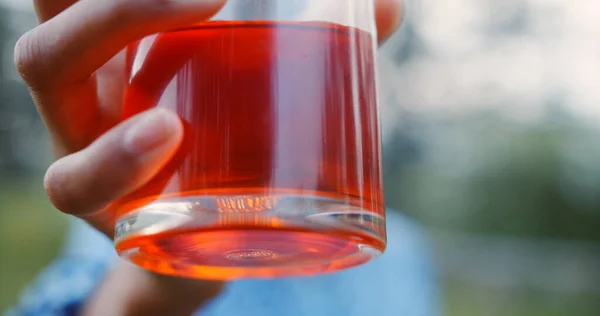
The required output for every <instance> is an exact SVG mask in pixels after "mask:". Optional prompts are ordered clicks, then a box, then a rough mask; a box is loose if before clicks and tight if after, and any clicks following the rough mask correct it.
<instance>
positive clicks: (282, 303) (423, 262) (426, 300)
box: [8, 212, 441, 316]
mask: <svg viewBox="0 0 600 316" xmlns="http://www.w3.org/2000/svg"><path fill="white" fill-rule="evenodd" d="M387 229H388V248H387V250H386V252H385V254H384V255H383V256H381V257H380V258H378V259H376V260H374V261H372V262H370V263H368V264H365V265H363V266H360V267H357V268H353V269H350V270H346V271H343V272H338V273H335V274H329V275H321V276H317V277H311V278H289V279H276V280H241V281H236V282H231V283H229V284H228V285H227V287H226V289H225V291H224V293H222V294H221V295H220V296H219V297H218V298H216V299H215V300H213V301H212V302H210V303H209V304H208V305H207V306H206V307H204V308H203V309H202V313H201V314H202V315H203V316H230V315H231V316H238V315H244V316H259V315H260V316H268V315H286V316H308V315H310V316H337V315H339V316H371V315H373V316H396V315H398V316H400V315H402V316H437V315H441V312H440V306H439V300H438V288H437V283H436V280H435V270H434V267H433V265H432V258H431V256H430V252H429V248H428V244H427V241H426V239H425V237H424V236H423V234H422V232H421V230H420V229H419V227H418V225H416V224H415V223H413V222H412V221H411V220H409V219H408V218H405V217H403V216H402V215H400V214H398V213H397V212H388V220H387ZM116 260H119V259H118V258H117V256H116V254H115V252H114V249H113V245H112V243H111V242H110V241H109V240H108V239H107V238H105V237H104V236H102V235H100V234H99V233H97V232H96V231H94V230H92V229H91V228H89V227H88V226H87V225H85V224H83V223H80V222H73V224H72V229H71V232H70V234H69V239H68V242H67V245H66V247H65V250H64V252H63V254H62V255H61V257H60V258H59V259H57V260H56V261H55V263H53V264H52V265H51V266H50V267H49V268H47V269H46V271H44V272H43V273H42V274H41V276H40V277H39V278H38V279H37V281H36V282H34V283H33V284H32V285H31V286H30V287H29V288H28V289H27V290H26V291H25V293H24V294H23V296H22V299H21V301H20V303H19V304H18V306H16V307H15V308H14V309H12V310H10V311H9V312H8V315H36V316H37V315H76V314H77V311H78V310H79V308H80V307H81V305H82V303H83V302H84V301H85V300H86V298H87V297H88V296H89V295H90V293H91V292H92V291H93V290H94V288H95V287H96V286H97V285H98V284H99V282H100V281H101V279H102V277H103V276H104V274H105V273H106V271H107V269H109V268H110V266H111V265H112V264H114V262H115V261H116Z"/></svg>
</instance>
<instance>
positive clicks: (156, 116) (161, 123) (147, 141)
mask: <svg viewBox="0 0 600 316" xmlns="http://www.w3.org/2000/svg"><path fill="white" fill-rule="evenodd" d="M142 115H143V117H141V118H140V120H139V121H138V122H136V123H135V124H134V125H133V126H131V127H129V130H127V131H126V132H125V137H124V139H123V140H124V145H125V148H126V149H127V150H128V151H129V152H131V153H133V154H137V155H142V154H145V153H148V152H150V151H153V150H156V149H159V148H160V147H162V146H164V145H167V144H169V143H170V141H171V140H173V139H175V138H176V137H177V135H178V133H179V129H180V126H179V125H180V124H181V121H179V118H177V115H176V114H175V113H173V112H170V111H168V110H165V109H153V110H150V111H149V112H147V113H144V114H142Z"/></svg>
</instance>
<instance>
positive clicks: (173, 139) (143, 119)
mask: <svg viewBox="0 0 600 316" xmlns="http://www.w3.org/2000/svg"><path fill="white" fill-rule="evenodd" d="M182 138H183V126H182V123H181V121H180V120H179V118H178V117H177V115H176V114H174V113H172V112H169V111H167V110H165V109H153V110H150V111H147V112H144V113H142V114H140V115H137V116H135V117H133V118H131V119H130V120H128V121H126V122H124V123H122V124H120V125H118V126H117V127H115V128H114V129H112V130H111V131H109V132H107V133H106V134H104V135H103V136H101V137H100V138H99V139H98V140H96V141H95V142H94V143H92V144H91V145H90V146H89V147H87V148H86V149H84V150H82V151H79V152H77V153H75V154H72V155H70V156H67V157H64V158H62V159H60V160H58V161H57V162H56V163H54V164H53V165H52V166H51V167H50V168H49V169H48V172H47V173H46V177H45V179H44V186H45V188H46V191H47V193H48V196H49V197H50V200H51V201H52V203H53V204H54V206H56V208H58V209H59V210H61V211H63V212H65V213H67V214H71V215H74V216H77V217H80V218H83V219H85V220H86V221H88V222H89V223H91V224H92V225H93V226H95V227H96V228H98V229H99V230H101V231H103V232H105V233H107V234H109V235H110V234H111V233H112V230H113V227H114V225H113V224H114V222H113V221H114V219H113V218H111V216H110V214H106V213H104V212H102V211H100V212H98V210H103V209H105V208H106V207H107V205H109V204H110V203H111V202H113V201H114V200H116V199H118V198H119V197H122V196H123V195H126V194H128V193H130V192H132V191H134V190H135V189H137V188H139V187H141V186H142V185H143V184H145V183H146V182H148V181H149V180H150V179H151V178H152V177H154V176H155V175H156V173H158V171H159V170H161V169H162V167H163V166H164V165H165V164H166V163H167V162H168V161H169V160H170V159H171V157H172V156H173V155H174V154H175V152H176V151H177V149H178V147H179V145H180V143H181V141H182Z"/></svg>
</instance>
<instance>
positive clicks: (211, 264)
mask: <svg viewBox="0 0 600 316" xmlns="http://www.w3.org/2000/svg"><path fill="white" fill-rule="evenodd" d="M374 10H375V8H374V3H373V0H229V1H227V2H226V4H225V5H224V7H223V8H222V9H221V10H220V11H219V12H218V13H217V14H216V15H215V16H214V17H212V18H211V19H210V20H208V21H205V22H201V23H198V24H195V25H191V26H190V27H188V28H185V29H177V30H173V31H169V32H164V33H159V34H154V35H152V36H148V37H145V38H143V39H141V40H139V41H136V42H135V43H131V44H130V45H129V46H128V48H127V67H126V68H127V69H126V70H127V77H128V80H127V86H126V91H125V94H124V101H123V102H124V103H123V104H124V108H123V119H127V118H129V117H131V116H133V115H136V114H138V113H140V112H143V111H145V110H147V109H150V108H153V107H164V108H168V109H170V110H172V111H174V112H176V113H177V114H178V115H179V117H180V118H181V121H182V123H183V125H184V137H183V142H182V144H181V147H180V148H179V150H178V152H177V153H176V154H175V155H174V156H173V158H172V160H171V161H170V162H169V163H168V164H167V165H165V166H164V167H163V168H162V170H161V172H160V173H159V174H158V175H156V176H155V177H154V178H153V179H152V180H151V181H150V182H149V183H148V184H146V185H145V186H144V187H142V188H140V189H138V190H137V191H135V192H133V193H131V194H129V195H128V196H126V197H124V198H121V199H120V200H118V201H116V202H115V203H114V209H115V212H116V216H117V224H116V235H115V246H116V249H117V251H118V253H119V255H120V256H121V257H123V258H125V259H127V260H129V261H131V262H133V263H135V264H137V265H139V266H141V267H143V268H145V269H148V270H150V271H155V272H158V273H161V274H167V275H175V276H180V277H187V278H201V279H212V280H232V279H239V278H274V277H288V276H307V275H315V274H321V273H328V272H335V271H340V270H343V269H347V268H350V267H354V266H358V265H361V264H363V263H365V262H368V261H369V260H371V259H373V258H375V257H377V256H379V255H381V254H382V253H383V251H384V250H385V245H386V235H385V207H384V200H383V190H382V174H381V138H380V126H379V122H380V119H379V108H378V99H377V87H376V61H375V49H376V39H377V36H376V27H375V13H374Z"/></svg>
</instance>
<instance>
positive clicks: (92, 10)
mask: <svg viewBox="0 0 600 316" xmlns="http://www.w3.org/2000/svg"><path fill="white" fill-rule="evenodd" d="M40 3H41V2H40ZM224 3H225V0H127V1H120V0H80V1H78V2H76V3H75V4H73V5H71V6H70V7H69V8H68V9H66V10H65V11H63V12H61V13H60V14H59V15H57V16H55V17H54V18H53V19H51V20H49V21H47V22H46V23H44V24H42V25H40V26H38V27H37V28H36V29H34V30H33V31H31V32H29V33H27V34H25V35H24V36H23V37H22V38H21V39H20V40H19V42H18V43H17V47H16V49H15V63H16V65H17V69H18V70H19V72H20V73H21V76H22V77H23V79H24V80H25V81H26V82H27V83H28V84H29V86H30V87H31V88H32V89H33V90H38V91H39V90H45V91H48V90H54V89H56V88H57V87H60V86H61V85H65V84H69V83H77V82H80V81H82V80H85V79H87V78H88V77H89V76H90V75H91V74H92V73H94V72H95V71H96V70H97V69H98V68H99V67H100V66H102V65H103V64H105V63H106V62H107V61H108V60H109V59H110V58H111V57H112V56H114V55H115V54H117V53H118V52H119V51H120V50H121V49H122V48H123V47H125V46H126V45H127V44H128V43H130V42H132V41H133V40H135V39H138V38H140V37H143V36H144V35H148V34H153V33H156V32H159V31H164V30H169V29H175V28H179V27H184V26H189V25H190V24H193V23H195V22H197V21H201V20H205V19H207V18H209V17H210V16H212V15H213V14H215V13H216V12H218V10H219V9H220V8H221V7H222V6H223V4H224ZM47 11H48V12H51V11H52V10H51V8H49V9H47ZM49 15H51V14H49Z"/></svg>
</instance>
